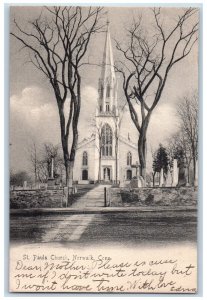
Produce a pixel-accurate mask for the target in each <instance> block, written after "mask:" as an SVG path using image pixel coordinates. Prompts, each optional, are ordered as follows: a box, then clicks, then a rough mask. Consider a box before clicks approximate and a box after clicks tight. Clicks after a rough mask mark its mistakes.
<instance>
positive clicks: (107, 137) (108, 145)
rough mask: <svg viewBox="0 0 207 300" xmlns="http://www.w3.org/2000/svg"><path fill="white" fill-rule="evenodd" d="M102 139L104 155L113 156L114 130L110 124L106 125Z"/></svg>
mask: <svg viewBox="0 0 207 300" xmlns="http://www.w3.org/2000/svg"><path fill="white" fill-rule="evenodd" d="M101 137H102V155H103V156H112V130H111V127H110V126H109V125H108V124H105V125H104V126H103V128H102V132H101Z"/></svg>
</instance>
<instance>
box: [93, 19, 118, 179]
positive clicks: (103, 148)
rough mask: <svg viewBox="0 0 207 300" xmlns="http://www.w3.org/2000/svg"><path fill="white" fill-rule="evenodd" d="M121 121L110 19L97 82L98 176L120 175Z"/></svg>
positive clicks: (112, 177) (96, 160)
mask: <svg viewBox="0 0 207 300" xmlns="http://www.w3.org/2000/svg"><path fill="white" fill-rule="evenodd" d="M118 124H119V111H118V107H117V79H116V74H115V69H114V59H113V52H112V45H111V37H110V30H109V22H108V21H107V30H106V35H105V42H104V50H103V60H102V66H101V74H100V78H99V82H98V100H97V109H96V129H97V130H96V142H95V143H96V147H95V149H96V150H95V151H96V154H95V166H96V167H95V168H96V174H97V178H100V179H101V181H104V182H105V181H106V182H107V181H114V180H115V179H116V177H117V176H118V164H119V159H118V155H119V154H118V151H119V150H118V149H119V145H118V140H117V138H116V137H117V129H118ZM98 174H99V175H98Z"/></svg>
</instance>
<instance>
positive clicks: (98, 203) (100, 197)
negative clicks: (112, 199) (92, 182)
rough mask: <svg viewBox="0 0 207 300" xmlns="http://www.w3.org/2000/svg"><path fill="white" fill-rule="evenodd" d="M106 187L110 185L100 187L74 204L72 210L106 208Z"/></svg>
mask: <svg viewBox="0 0 207 300" xmlns="http://www.w3.org/2000/svg"><path fill="white" fill-rule="evenodd" d="M104 187H107V188H109V187H110V186H109V185H106V186H105V185H98V186H96V187H95V188H94V189H92V190H90V191H89V192H87V193H86V194H84V195H83V196H81V197H80V198H78V199H77V201H76V202H75V203H73V204H72V206H71V208H86V207H104Z"/></svg>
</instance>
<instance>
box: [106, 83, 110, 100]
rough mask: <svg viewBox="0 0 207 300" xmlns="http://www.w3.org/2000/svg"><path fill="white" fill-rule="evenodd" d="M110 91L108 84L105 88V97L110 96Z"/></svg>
mask: <svg viewBox="0 0 207 300" xmlns="http://www.w3.org/2000/svg"><path fill="white" fill-rule="evenodd" d="M110 91H111V88H110V85H109V84H108V85H107V88H106V98H109V97H110Z"/></svg>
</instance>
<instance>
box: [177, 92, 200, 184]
mask: <svg viewBox="0 0 207 300" xmlns="http://www.w3.org/2000/svg"><path fill="white" fill-rule="evenodd" d="M177 113H178V116H179V118H180V123H181V132H182V135H181V136H182V141H181V142H182V147H183V148H184V147H185V148H186V150H187V151H184V152H185V153H187V152H188V153H190V156H191V159H192V161H193V180H194V181H195V176H196V160H197V158H198V94H197V93H194V95H193V96H191V97H184V98H183V99H182V101H181V102H180V103H179V104H178V108H177ZM185 148H184V150H185Z"/></svg>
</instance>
